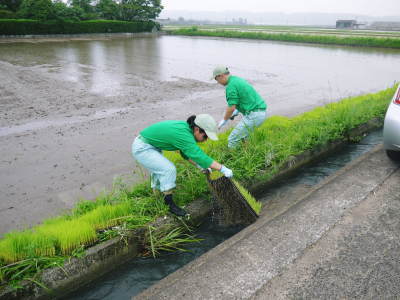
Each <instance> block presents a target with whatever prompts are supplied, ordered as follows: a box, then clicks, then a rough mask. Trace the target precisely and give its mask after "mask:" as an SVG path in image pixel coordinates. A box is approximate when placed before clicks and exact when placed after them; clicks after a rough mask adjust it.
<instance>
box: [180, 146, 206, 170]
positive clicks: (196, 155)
mask: <svg viewBox="0 0 400 300" xmlns="http://www.w3.org/2000/svg"><path fill="white" fill-rule="evenodd" d="M179 148H180V151H181V155H182V157H183V158H185V157H186V158H189V159H191V160H193V161H194V162H195V163H197V164H198V165H200V167H202V168H204V169H206V168H208V167H210V166H211V164H212V162H213V159H212V158H211V157H209V156H207V155H206V154H205V153H204V152H203V150H201V149H200V147H199V146H198V145H197V144H196V143H185V144H183V145H180V146H179Z"/></svg>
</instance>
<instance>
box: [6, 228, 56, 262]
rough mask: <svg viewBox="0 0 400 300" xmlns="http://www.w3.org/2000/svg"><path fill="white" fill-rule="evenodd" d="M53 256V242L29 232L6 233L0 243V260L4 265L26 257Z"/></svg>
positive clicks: (49, 238) (50, 239)
mask: <svg viewBox="0 0 400 300" xmlns="http://www.w3.org/2000/svg"><path fill="white" fill-rule="evenodd" d="M55 254H56V251H55V243H54V240H53V239H52V238H51V237H48V236H45V235H42V234H39V233H38V232H33V231H31V230H26V231H22V232H10V233H7V234H6V235H5V237H4V239H2V240H1V241H0V260H3V261H4V262H5V263H13V262H16V261H19V260H22V259H24V258H27V257H36V256H53V255H55Z"/></svg>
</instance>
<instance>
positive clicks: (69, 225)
mask: <svg viewBox="0 0 400 300" xmlns="http://www.w3.org/2000/svg"><path fill="white" fill-rule="evenodd" d="M36 230H37V232H38V233H39V234H41V235H43V236H46V237H47V238H48V239H52V240H53V241H54V243H55V244H56V248H57V249H58V251H59V253H60V254H62V255H69V254H71V253H72V251H74V250H75V249H76V248H79V247H80V246H81V245H91V244H93V243H94V242H95V241H96V239H97V236H96V231H95V229H94V228H93V226H91V225H90V224H89V223H87V222H86V221H84V220H80V219H75V220H62V221H60V222H58V223H52V224H47V225H43V226H38V227H37V228H36Z"/></svg>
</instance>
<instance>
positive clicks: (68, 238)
mask: <svg viewBox="0 0 400 300" xmlns="http://www.w3.org/2000/svg"><path fill="white" fill-rule="evenodd" d="M394 92H395V87H392V88H389V89H386V90H384V91H381V92H378V93H375V94H368V95H363V96H358V97H352V98H347V99H343V100H342V101H340V102H336V103H331V104H327V105H325V106H323V107H318V108H315V109H314V110H312V111H310V112H306V113H303V114H301V115H298V116H296V117H293V118H286V117H282V116H273V117H270V118H269V119H267V120H266V122H265V123H264V124H263V125H262V126H261V127H259V128H258V129H257V130H255V132H254V133H253V134H252V135H251V136H250V137H249V139H248V140H247V142H245V143H243V144H242V145H241V146H240V147H238V148H237V149H234V150H228V149H227V137H228V135H229V133H230V131H227V132H224V133H222V134H220V135H219V138H220V140H219V141H217V142H213V141H208V142H206V143H204V144H202V145H201V147H202V148H203V149H204V151H205V152H206V153H207V154H208V155H209V156H211V157H212V158H214V159H215V160H217V161H220V162H222V163H224V164H226V165H227V166H228V167H229V168H232V169H233V171H234V176H235V179H236V180H237V181H239V182H240V183H241V184H243V185H244V186H249V185H250V184H251V183H252V182H260V181H267V180H269V179H271V178H273V176H274V175H275V174H277V172H279V170H280V169H281V168H282V166H284V165H285V163H287V162H288V161H289V160H290V158H291V157H293V156H295V155H298V154H300V153H303V152H304V151H306V150H309V149H313V148H315V147H318V146H320V145H324V144H326V143H329V142H330V141H334V140H338V139H345V136H346V132H348V131H349V130H350V129H352V128H354V127H356V126H358V125H360V124H363V123H365V122H366V121H368V120H371V119H374V118H377V117H378V118H382V119H383V116H384V113H385V111H386V109H387V106H388V103H389V101H390V99H391V98H392V95H393V93H394ZM166 155H167V156H168V157H169V158H170V159H171V160H173V162H174V163H175V165H176V166H177V170H178V176H177V191H176V194H175V199H176V200H177V202H178V203H179V204H180V205H185V204H187V203H189V202H191V201H193V200H194V199H196V198H199V197H208V196H209V192H208V188H207V183H206V180H205V178H204V174H202V173H201V172H199V171H198V169H196V168H195V167H193V166H192V165H190V164H188V163H187V162H186V161H184V160H183V159H182V158H181V157H180V156H179V155H178V154H177V153H176V152H168V153H166ZM166 213H167V208H166V206H165V205H164V204H163V202H162V200H161V199H160V198H157V197H156V196H154V195H153V194H152V191H151V189H150V187H149V184H148V183H147V182H146V183H141V184H137V185H135V186H133V187H131V188H126V187H125V188H119V189H116V190H115V191H113V192H111V193H109V194H107V195H101V196H99V197H98V199H97V200H96V201H95V202H91V201H83V202H81V203H79V204H78V205H77V207H76V208H75V209H74V210H73V211H71V213H70V214H68V215H64V216H60V217H58V218H53V219H50V220H47V221H45V222H44V223H43V224H41V225H38V226H35V227H33V228H32V229H29V230H25V231H21V232H11V233H8V234H6V235H5V237H4V238H3V239H2V240H0V280H1V285H3V286H4V285H5V284H8V283H11V284H14V285H15V284H17V282H18V281H19V280H21V279H23V278H25V279H29V280H32V281H36V280H37V278H38V277H37V275H38V274H39V273H40V271H41V270H43V269H45V268H50V267H53V266H57V265H58V266H61V265H62V263H63V262H64V261H65V259H68V257H71V256H79V255H82V253H84V249H85V248H86V247H88V246H90V245H93V244H95V243H99V242H101V241H104V240H107V239H110V238H112V237H115V236H121V237H123V236H124V232H125V233H126V230H133V229H135V228H138V227H144V226H147V227H149V228H148V231H149V234H150V239H149V244H151V245H149V246H148V247H147V249H148V250H147V252H148V253H150V254H153V255H155V254H157V252H158V251H159V250H173V249H179V244H180V243H181V242H185V241H192V239H191V238H190V237H189V238H188V239H185V238H184V239H183V240H182V239H179V237H180V233H181V232H179V231H178V232H177V231H174V230H175V229H172V230H169V231H166V232H164V235H163V236H160V235H158V236H156V237H155V236H154V235H152V228H150V226H148V225H147V224H149V223H150V222H151V221H153V220H155V219H156V218H157V217H159V216H162V215H165V214H166ZM154 245H157V246H154ZM157 247H158V248H157ZM38 284H40V283H38Z"/></svg>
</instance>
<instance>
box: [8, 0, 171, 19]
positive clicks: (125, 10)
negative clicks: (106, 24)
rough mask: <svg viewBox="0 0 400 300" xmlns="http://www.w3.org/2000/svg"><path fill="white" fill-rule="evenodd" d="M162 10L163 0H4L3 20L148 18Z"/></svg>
mask: <svg viewBox="0 0 400 300" xmlns="http://www.w3.org/2000/svg"><path fill="white" fill-rule="evenodd" d="M162 9H163V6H162V5H161V0H68V1H67V2H66V3H65V2H64V1H62V0H0V18H2V19H34V20H40V21H48V20H60V21H85V20H101V19H102V20H118V21H147V20H153V19H155V18H157V17H158V15H159V14H160V12H161V10H162Z"/></svg>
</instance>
